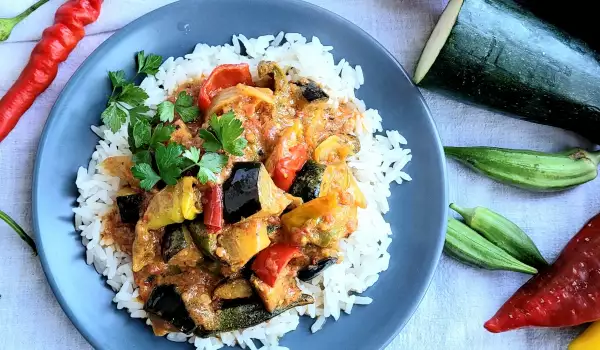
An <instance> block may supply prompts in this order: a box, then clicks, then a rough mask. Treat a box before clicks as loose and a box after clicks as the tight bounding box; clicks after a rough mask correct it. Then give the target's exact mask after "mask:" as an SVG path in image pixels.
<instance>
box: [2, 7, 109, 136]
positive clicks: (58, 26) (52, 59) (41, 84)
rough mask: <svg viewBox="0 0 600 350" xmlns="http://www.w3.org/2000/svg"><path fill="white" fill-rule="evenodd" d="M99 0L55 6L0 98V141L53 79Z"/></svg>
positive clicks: (94, 16)
mask: <svg viewBox="0 0 600 350" xmlns="http://www.w3.org/2000/svg"><path fill="white" fill-rule="evenodd" d="M101 6H102V0H69V1H67V2H66V3H64V4H63V5H62V6H60V7H59V8H58V10H57V11H56V14H55V16H54V24H53V25H52V26H50V27H48V28H46V29H45V30H44V32H43V33H42V38H41V39H40V41H39V42H38V43H37V45H36V46H35V47H34V48H33V51H32V52H31V56H30V57H29V62H28V63H27V65H26V66H25V69H23V72H21V75H20V76H19V78H18V79H17V81H15V83H14V84H13V86H12V87H11V88H10V89H8V91H7V92H6V94H5V95H4V96H3V97H2V99H0V141H2V140H4V138H5V137H6V135H8V133H9V132H10V131H11V130H12V129H13V128H14V127H15V125H16V124H17V122H18V121H19V118H21V116H22V115H23V114H24V113H25V112H26V111H27V110H28V109H29V107H31V105H32V104H33V102H34V101H35V99H36V98H37V97H38V96H39V95H40V94H41V93H42V92H44V90H46V88H48V86H50V84H51V83H52V81H53V80H54V78H55V77H56V73H57V72H58V64H59V63H61V62H63V61H64V60H66V59H67V57H68V56H69V54H70V53H71V51H73V49H74V48H75V46H76V45H77V43H78V42H79V41H80V40H81V39H82V38H83V36H84V35H85V31H84V30H83V27H85V26H86V25H88V24H90V23H92V22H94V21H95V20H96V19H97V18H98V16H99V15H100V8H101Z"/></svg>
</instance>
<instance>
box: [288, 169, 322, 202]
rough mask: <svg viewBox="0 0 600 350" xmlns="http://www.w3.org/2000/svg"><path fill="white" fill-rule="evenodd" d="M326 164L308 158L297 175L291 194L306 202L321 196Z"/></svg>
mask: <svg viewBox="0 0 600 350" xmlns="http://www.w3.org/2000/svg"><path fill="white" fill-rule="evenodd" d="M323 173H325V165H322V164H318V163H316V162H314V161H312V160H308V161H307V162H306V163H305V164H304V166H303V167H302V169H300V171H299V172H298V174H297V175H296V179H295V180H294V183H293V184H292V187H290V194H291V195H293V196H296V197H300V198H302V200H303V201H304V203H306V202H308V201H311V200H313V199H315V198H317V197H319V193H320V192H321V182H322V181H323Z"/></svg>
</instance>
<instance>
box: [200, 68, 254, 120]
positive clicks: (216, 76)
mask: <svg viewBox="0 0 600 350" xmlns="http://www.w3.org/2000/svg"><path fill="white" fill-rule="evenodd" d="M237 84H245V85H250V86H252V85H254V82H253V81H252V74H250V66H249V65H248V64H247V63H240V64H222V65H220V66H217V67H216V68H215V69H214V70H213V71H212V73H210V75H209V76H208V78H206V80H205V81H204V82H203V83H202V86H200V95H199V96H198V107H200V109H202V110H207V109H208V107H209V106H210V103H211V102H212V99H213V97H215V95H216V94H218V93H219V91H221V90H223V89H226V88H228V87H232V86H236V85H237Z"/></svg>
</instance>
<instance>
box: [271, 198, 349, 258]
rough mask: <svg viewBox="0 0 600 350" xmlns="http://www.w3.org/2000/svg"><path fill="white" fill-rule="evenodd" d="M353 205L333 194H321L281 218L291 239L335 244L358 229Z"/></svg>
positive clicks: (292, 240)
mask: <svg viewBox="0 0 600 350" xmlns="http://www.w3.org/2000/svg"><path fill="white" fill-rule="evenodd" d="M356 215H357V211H356V206H354V205H342V204H341V203H339V202H338V199H337V198H336V196H335V195H334V194H329V195H327V196H325V197H319V198H317V199H313V200H312V201H310V202H308V203H305V204H303V205H301V206H299V207H298V208H296V209H294V210H292V211H290V212H289V213H287V214H284V215H283V216H282V217H281V222H282V223H283V227H284V228H285V231H286V233H287V235H288V240H289V242H290V243H293V244H298V245H306V244H309V243H311V244H314V245H317V246H319V247H333V246H335V245H336V244H337V243H338V240H339V239H341V238H344V237H346V236H347V235H348V234H350V233H351V232H352V231H354V230H355V228H356V225H357V219H356Z"/></svg>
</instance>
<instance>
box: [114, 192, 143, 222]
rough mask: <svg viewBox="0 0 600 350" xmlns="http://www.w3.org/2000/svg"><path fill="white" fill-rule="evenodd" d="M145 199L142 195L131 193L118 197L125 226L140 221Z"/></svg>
mask: <svg viewBox="0 0 600 350" xmlns="http://www.w3.org/2000/svg"><path fill="white" fill-rule="evenodd" d="M143 201H144V197H143V196H142V194H141V193H129V194H125V195H122V196H117V207H118V208H119V215H120V216H121V222H122V223H124V224H135V223H136V222H137V221H138V220H139V219H140V209H141V206H142V202H143Z"/></svg>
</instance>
